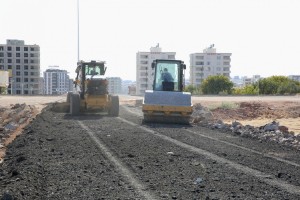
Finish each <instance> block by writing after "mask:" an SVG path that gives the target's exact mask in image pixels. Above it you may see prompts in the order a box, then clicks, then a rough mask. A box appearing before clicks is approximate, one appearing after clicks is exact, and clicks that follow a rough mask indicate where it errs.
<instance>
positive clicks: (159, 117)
mask: <svg viewBox="0 0 300 200" xmlns="http://www.w3.org/2000/svg"><path fill="white" fill-rule="evenodd" d="M185 69H186V65H185V64H184V62H183V61H181V60H162V59H156V60H154V61H153V62H152V70H154V80H153V86H152V88H153V89H152V90H146V91H145V96H144V101H143V105H142V110H143V114H144V119H143V121H144V122H159V123H179V124H189V122H190V117H191V115H192V112H193V105H192V101H191V93H189V92H183V89H184V70H185Z"/></svg>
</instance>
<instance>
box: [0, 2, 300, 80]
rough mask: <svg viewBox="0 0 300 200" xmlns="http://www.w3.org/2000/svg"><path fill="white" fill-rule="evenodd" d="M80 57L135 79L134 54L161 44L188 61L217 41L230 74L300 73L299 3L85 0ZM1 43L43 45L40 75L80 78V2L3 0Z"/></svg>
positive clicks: (41, 46)
mask: <svg viewBox="0 0 300 200" xmlns="http://www.w3.org/2000/svg"><path fill="white" fill-rule="evenodd" d="M79 5H80V12H79V13H80V14H79V18H80V59H81V60H104V61H106V63H107V67H108V69H107V76H110V77H121V78H122V79H123V80H135V77H136V71H135V70H136V53H137V52H139V51H147V52H148V51H149V50H150V48H151V47H153V46H156V44H157V43H159V44H160V47H161V48H162V51H163V52H164V51H167V52H176V59H180V60H183V61H184V62H185V63H186V65H187V69H188V70H187V71H186V75H187V77H189V64H190V63H189V55H190V54H192V53H198V52H199V53H201V52H202V51H203V49H205V48H207V47H208V46H210V45H211V44H215V48H216V49H217V52H220V53H232V56H231V59H232V62H231V74H230V76H231V77H233V76H248V77H251V76H253V75H261V76H262V77H268V76H272V75H283V76H288V75H299V74H300V66H299V62H298V57H299V55H298V52H299V47H300V39H299V35H300V29H299V28H297V24H298V19H300V13H299V12H298V11H299V10H300V1H297V0H273V1H269V0H260V1H253V0H242V1H241V0H227V1H221V0H186V1H180V0H164V1H159V0H151V1H150V0H127V1H121V0H103V1H98V0H85V1H83V0H79ZM1 8H2V9H1V10H2V12H1V13H0V23H1V33H0V44H5V43H6V40H7V39H17V40H24V41H25V44H28V45H31V44H37V45H39V46H40V52H41V55H40V62H41V72H43V71H45V70H46V69H47V68H48V67H49V66H60V69H64V70H67V71H68V72H70V74H69V75H70V77H71V78H74V77H75V68H76V63H77V1H76V0H63V1H61V0H60V1H59V0H52V1H46V0H26V1H22V0H2V1H1Z"/></svg>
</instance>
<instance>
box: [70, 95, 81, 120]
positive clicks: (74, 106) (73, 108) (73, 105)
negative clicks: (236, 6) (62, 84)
mask: <svg viewBox="0 0 300 200" xmlns="http://www.w3.org/2000/svg"><path fill="white" fill-rule="evenodd" d="M70 100H71V101H70V113H71V115H78V114H79V111H80V97H79V94H72V95H71V99H70Z"/></svg>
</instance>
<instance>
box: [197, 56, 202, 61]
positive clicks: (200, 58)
mask: <svg viewBox="0 0 300 200" xmlns="http://www.w3.org/2000/svg"><path fill="white" fill-rule="evenodd" d="M196 59H198V60H203V59H204V56H196Z"/></svg>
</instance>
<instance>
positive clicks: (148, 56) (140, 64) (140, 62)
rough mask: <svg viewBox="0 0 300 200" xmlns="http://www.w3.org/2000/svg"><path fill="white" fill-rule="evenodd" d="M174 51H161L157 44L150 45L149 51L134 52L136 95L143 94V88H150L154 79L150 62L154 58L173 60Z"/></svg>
mask: <svg viewBox="0 0 300 200" xmlns="http://www.w3.org/2000/svg"><path fill="white" fill-rule="evenodd" d="M175 55H176V52H162V49H161V48H160V47H159V44H158V45H157V46H156V47H151V48H150V52H137V54H136V95H144V94H145V90H151V89H152V85H153V79H154V70H153V69H152V67H151V63H152V61H153V60H155V59H166V60H174V59H175Z"/></svg>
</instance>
